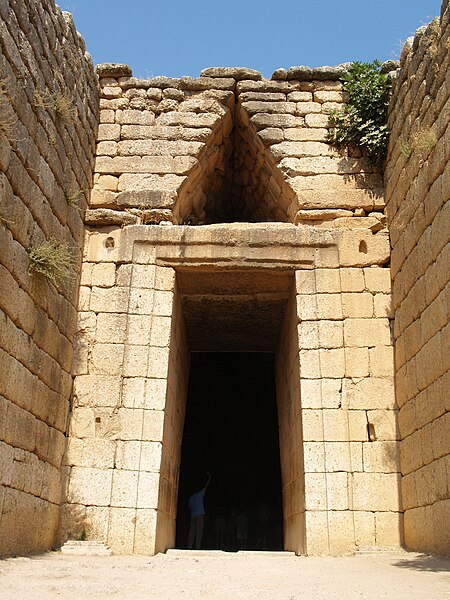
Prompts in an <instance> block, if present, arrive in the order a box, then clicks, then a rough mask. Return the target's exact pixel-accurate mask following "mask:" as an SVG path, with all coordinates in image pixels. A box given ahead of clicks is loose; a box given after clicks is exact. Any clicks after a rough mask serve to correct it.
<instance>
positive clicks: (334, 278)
mask: <svg viewBox="0 0 450 600" xmlns="http://www.w3.org/2000/svg"><path fill="white" fill-rule="evenodd" d="M315 275H316V291H317V292H319V293H325V294H329V293H335V292H340V291H341V281H340V274H339V270H338V269H316V270H315Z"/></svg>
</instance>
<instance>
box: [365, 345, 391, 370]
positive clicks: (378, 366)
mask: <svg viewBox="0 0 450 600" xmlns="http://www.w3.org/2000/svg"><path fill="white" fill-rule="evenodd" d="M369 363H370V374H371V375H372V376H374V377H393V375H394V348H393V347H392V346H375V348H370V349H369Z"/></svg>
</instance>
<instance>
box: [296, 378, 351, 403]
mask: <svg viewBox="0 0 450 600" xmlns="http://www.w3.org/2000/svg"><path fill="white" fill-rule="evenodd" d="M320 383H321V392H322V406H323V408H339V406H341V404H342V396H341V392H342V381H341V380H340V379H324V378H322V380H321V382H320ZM302 402H303V396H302Z"/></svg>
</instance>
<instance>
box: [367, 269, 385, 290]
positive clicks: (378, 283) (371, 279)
mask: <svg viewBox="0 0 450 600" xmlns="http://www.w3.org/2000/svg"><path fill="white" fill-rule="evenodd" d="M364 278H365V282H366V288H367V289H368V290H369V291H370V292H379V293H383V294H390V293H391V275H390V271H389V269H383V268H379V267H370V268H366V269H364Z"/></svg>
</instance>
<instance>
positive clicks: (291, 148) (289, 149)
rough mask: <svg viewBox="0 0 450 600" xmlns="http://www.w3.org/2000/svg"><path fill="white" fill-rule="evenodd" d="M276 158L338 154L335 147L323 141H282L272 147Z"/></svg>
mask: <svg viewBox="0 0 450 600" xmlns="http://www.w3.org/2000/svg"><path fill="white" fill-rule="evenodd" d="M270 150H271V153H272V154H273V156H274V157H275V158H276V159H281V158H284V157H297V158H302V157H305V156H337V151H336V150H335V148H333V147H332V146H330V145H329V144H325V143H322V142H311V141H301V142H281V143H279V144H274V145H273V146H271V147H270Z"/></svg>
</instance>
